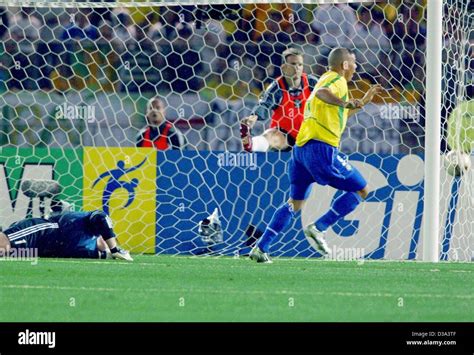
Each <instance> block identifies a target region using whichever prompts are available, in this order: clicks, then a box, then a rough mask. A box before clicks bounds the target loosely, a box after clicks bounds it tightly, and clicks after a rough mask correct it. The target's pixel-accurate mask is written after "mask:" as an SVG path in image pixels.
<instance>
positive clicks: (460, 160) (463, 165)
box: [444, 150, 471, 176]
mask: <svg viewBox="0 0 474 355" xmlns="http://www.w3.org/2000/svg"><path fill="white" fill-rule="evenodd" d="M444 167H445V168H446V171H447V172H448V174H449V175H451V176H461V175H463V174H466V173H467V172H468V171H469V169H471V157H470V156H469V154H467V153H464V152H461V151H458V150H452V151H450V152H449V153H447V154H446V155H445V156H444Z"/></svg>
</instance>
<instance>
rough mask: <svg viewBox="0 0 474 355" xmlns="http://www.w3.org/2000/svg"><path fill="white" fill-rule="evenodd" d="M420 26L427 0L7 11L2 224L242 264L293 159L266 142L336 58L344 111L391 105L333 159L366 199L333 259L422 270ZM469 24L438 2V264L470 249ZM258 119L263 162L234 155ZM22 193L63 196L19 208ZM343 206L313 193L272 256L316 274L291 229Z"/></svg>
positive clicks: (342, 224) (473, 226)
mask: <svg viewBox="0 0 474 355" xmlns="http://www.w3.org/2000/svg"><path fill="white" fill-rule="evenodd" d="M426 9H427V1H426V0H424V1H423V0H418V1H417V0H394V1H388V2H372V1H365V2H347V1H319V2H317V1H315V2H314V3H307V4H302V3H298V4H297V3H293V2H289V3H268V2H266V3H259V2H252V1H242V2H241V4H236V3H235V2H229V3H226V1H223V2H222V3H221V4H218V5H208V4H204V3H202V2H194V3H193V2H191V1H189V2H180V3H179V4H178V3H176V2H167V1H163V2H160V3H154V2H146V1H143V2H133V1H130V2H43V3H38V2H35V3H33V2H30V3H29V2H18V1H15V2H8V1H3V2H0V17H1V20H0V38H1V43H0V58H1V59H0V108H1V110H0V126H1V130H0V144H1V148H0V165H1V167H2V169H0V184H1V186H0V225H1V226H2V227H3V228H6V227H7V226H8V225H10V224H11V223H13V222H14V221H17V220H19V219H22V218H25V217H26V216H28V215H30V214H31V213H32V214H33V215H47V214H48V213H49V212H50V209H51V201H53V202H54V201H56V200H58V199H60V200H64V201H66V202H67V203H68V204H70V208H71V209H74V210H94V209H100V210H104V211H105V212H106V213H108V214H109V215H110V216H111V217H112V219H113V220H114V223H115V227H114V228H115V230H116V233H117V235H118V239H119V242H120V243H121V244H122V245H123V246H124V247H125V248H129V249H130V250H131V251H132V252H135V253H152V254H153V253H155V254H163V253H166V254H188V255H189V254H191V255H229V256H235V257H240V256H244V255H247V254H248V253H249V251H250V248H251V247H252V245H253V244H254V243H255V240H256V239H257V238H258V237H259V235H261V233H262V232H263V230H264V229H265V226H266V224H267V223H268V222H269V221H270V219H271V216H272V214H273V213H274V212H275V210H276V209H277V208H278V206H280V205H281V204H282V203H283V202H284V201H285V200H286V199H287V198H288V193H289V178H288V174H287V172H288V163H289V160H290V157H291V147H290V148H285V149H280V148H282V147H278V146H274V145H272V144H273V143H271V142H270V141H269V139H267V138H266V137H267V136H265V134H264V133H265V132H268V131H267V129H268V128H269V127H270V126H271V125H272V122H273V121H272V120H275V119H276V117H277V116H278V114H280V115H281V112H283V111H284V110H283V111H281V110H282V109H281V108H279V107H280V106H281V105H283V103H282V102H283V101H284V100H287V101H292V100H299V99H295V97H298V95H301V92H304V90H305V88H307V89H308V90H310V89H311V88H312V87H314V85H315V81H316V80H317V79H318V78H319V77H320V76H321V75H322V74H323V73H324V72H325V71H326V70H327V55H328V53H329V51H330V50H331V49H332V48H334V47H338V46H342V47H346V48H349V49H351V50H352V51H353V52H354V53H355V55H356V58H357V63H358V69H357V73H356V75H355V77H354V79H353V81H352V82H351V83H350V84H349V90H350V96H351V98H354V99H355V98H361V97H362V96H363V95H364V92H365V91H366V90H367V88H368V87H369V86H370V85H372V84H380V85H382V87H383V88H384V91H383V93H382V94H381V95H379V96H377V97H376V98H375V99H374V101H373V103H371V104H369V105H367V106H365V107H364V109H363V110H361V111H360V112H358V113H357V114H355V115H354V116H353V117H351V118H350V119H349V120H348V124H347V129H346V131H345V134H344V136H343V139H342V142H341V151H342V152H343V153H345V154H346V155H347V157H348V159H349V160H350V161H351V164H353V165H354V166H356V167H357V168H358V169H359V170H360V171H361V173H362V174H363V175H364V177H365V178H366V180H367V181H368V184H369V189H370V191H371V192H370V194H369V196H368V197H367V199H366V200H365V201H364V202H363V203H361V205H360V206H359V207H358V208H357V209H356V210H355V211H354V212H353V213H351V214H350V215H348V216H347V217H346V218H345V219H344V220H341V221H339V222H338V223H337V224H336V225H335V226H333V227H332V228H331V229H330V230H329V231H328V234H327V238H326V239H327V241H328V244H329V246H330V247H331V248H332V249H333V255H334V257H336V258H337V259H338V260H339V259H341V260H342V259H351V258H371V259H387V260H414V259H420V258H421V250H422V247H423V245H422V243H421V241H422V236H423V228H422V225H423V224H422V221H423V199H424V186H423V182H424V151H425V149H424V148H425V147H424V141H425V139H424V138H425V121H426V120H429V119H430V118H429V117H425V99H426V87H425V78H426V62H427V61H428V60H430V58H427V57H426V55H425V54H426V44H427V43H426V37H427V36H426V34H427V33H426ZM472 10H473V9H472V4H471V3H470V2H469V1H467V0H446V1H444V14H443V16H444V20H443V80H442V82H443V93H442V97H443V110H442V122H443V139H442V145H441V147H440V148H439V153H440V157H441V158H442V159H443V162H445V164H443V165H442V171H441V185H442V186H441V191H442V194H441V196H440V211H441V215H440V220H441V221H442V225H441V226H440V230H441V232H440V235H439V243H440V250H441V254H440V258H441V259H442V260H464V261H465V260H471V258H472V252H473V250H474V249H473V247H474V241H473V234H474V194H473V186H474V184H473V173H472V168H470V167H469V166H467V165H468V163H466V162H465V161H466V159H465V158H466V156H467V160H469V161H472V156H471V153H472V149H473V139H474V132H473V121H472V115H473V106H472V72H473V71H472V70H473V66H474V64H473V63H474V62H473V50H472V44H473V40H474V39H473V31H472V28H473V11H472ZM289 47H291V48H295V49H297V50H299V51H300V52H301V53H302V56H303V59H304V72H305V73H306V74H305V78H307V80H306V79H304V80H302V82H303V84H301V85H303V86H300V87H296V88H290V87H289V86H287V85H289V84H288V82H287V81H285V80H286V79H283V80H281V81H280V82H278V78H280V77H281V76H282V75H283V77H284V73H283V72H282V64H283V63H284V58H283V57H282V53H283V52H284V51H285V50H286V49H287V48H289ZM306 75H307V76H306ZM280 83H283V84H280ZM305 85H306V86H305ZM298 90H299V91H298ZM300 101H301V100H300ZM300 101H299V103H294V105H300V104H303V105H304V102H303V103H301V102H300ZM295 102H296V101H295ZM295 107H297V106H295ZM278 110H280V111H278ZM277 111H278V112H280V113H278V112H277ZM283 114H284V113H283ZM251 115H257V116H258V120H257V121H256V123H255V125H254V126H253V127H252V129H251V135H252V137H254V138H255V137H259V138H258V139H260V140H262V139H263V140H264V141H266V142H267V143H266V144H267V145H268V144H270V146H271V147H272V149H270V151H267V152H247V151H245V150H244V149H243V146H244V145H243V143H242V140H241V132H240V128H241V121H242V120H243V119H244V118H246V117H248V116H251ZM277 126H278V125H277ZM272 127H273V126H272ZM277 130H278V132H283V133H285V132H286V133H288V131H285V130H284V129H283V127H278V129H277ZM449 132H451V133H449ZM283 137H285V136H283ZM288 141H290V138H288ZM450 151H454V153H453V154H449V155H448V152H450ZM460 162H461V163H460ZM463 164H464V165H463ZM30 180H55V181H57V182H58V183H59V185H60V187H61V189H60V190H61V191H60V193H59V195H57V196H46V198H42V199H39V198H37V197H36V196H27V195H25V193H24V191H23V190H22V186H23V184H24V183H25V181H30ZM337 196H338V193H337V191H336V190H334V189H332V188H330V187H328V186H319V185H315V186H313V189H312V192H311V195H310V197H309V200H308V202H307V204H306V206H305V208H304V209H303V210H302V212H301V214H300V215H298V218H296V219H295V221H294V223H293V224H292V225H291V226H290V228H288V230H286V231H285V233H284V234H282V235H281V236H280V237H279V239H278V241H277V242H276V243H275V244H274V245H273V247H272V250H271V253H272V255H275V256H285V257H319V256H320V255H319V254H318V253H317V252H316V250H315V249H314V248H313V246H312V245H311V244H310V243H309V241H308V240H307V239H306V238H305V236H304V234H303V233H302V225H306V224H309V223H311V222H314V220H315V219H316V218H318V217H319V216H321V215H322V214H323V213H325V212H326V210H327V209H328V208H329V205H330V203H331V201H332V200H333V199H334V198H335V197H337ZM53 204H55V202H54V203H53ZM29 212H31V213H30V214H29Z"/></svg>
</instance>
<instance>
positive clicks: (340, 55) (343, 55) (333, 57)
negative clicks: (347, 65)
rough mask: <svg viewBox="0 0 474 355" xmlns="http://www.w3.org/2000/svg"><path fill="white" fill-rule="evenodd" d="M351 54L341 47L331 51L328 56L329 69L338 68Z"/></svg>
mask: <svg viewBox="0 0 474 355" xmlns="http://www.w3.org/2000/svg"><path fill="white" fill-rule="evenodd" d="M351 54H352V52H351V51H350V50H349V49H347V48H342V47H339V48H334V49H333V50H331V52H330V53H329V56H328V64H329V67H330V68H337V67H339V66H340V65H342V63H343V62H344V61H345V60H348V59H349V57H350V56H351Z"/></svg>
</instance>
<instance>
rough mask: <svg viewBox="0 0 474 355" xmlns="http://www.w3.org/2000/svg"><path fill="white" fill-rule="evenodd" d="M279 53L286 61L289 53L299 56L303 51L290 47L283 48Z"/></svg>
mask: <svg viewBox="0 0 474 355" xmlns="http://www.w3.org/2000/svg"><path fill="white" fill-rule="evenodd" d="M281 55H282V56H283V58H284V59H285V62H286V60H287V59H288V57H289V56H291V55H296V56H301V57H302V56H303V52H301V51H300V50H299V49H296V48H292V47H290V48H287V49H285V50H284V51H283V53H282V54H281Z"/></svg>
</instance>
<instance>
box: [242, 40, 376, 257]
mask: <svg viewBox="0 0 474 355" xmlns="http://www.w3.org/2000/svg"><path fill="white" fill-rule="evenodd" d="M328 63H329V71H328V72H326V73H325V74H324V75H323V76H322V77H321V78H320V79H319V81H318V83H317V85H316V88H315V89H314V91H313V92H312V93H311V96H310V97H309V99H308V101H307V102H306V107H305V112H304V122H303V124H302V125H301V129H300V131H299V133H298V136H297V139H296V145H295V148H294V149H293V153H292V154H293V155H292V159H291V162H290V171H289V174H290V199H289V200H288V201H287V202H286V203H285V204H283V205H282V206H281V207H279V208H278V209H277V210H276V212H275V214H274V215H273V218H272V220H271V221H270V224H269V225H268V226H267V228H266V230H265V232H264V233H263V235H262V237H260V239H259V240H258V241H257V243H256V245H255V247H254V248H253V249H252V251H251V252H250V259H252V260H255V261H257V262H264V263H271V262H272V261H271V259H270V257H269V255H268V251H269V248H270V245H271V243H272V242H273V240H274V239H275V238H276V236H277V235H278V234H279V233H280V232H281V231H282V230H283V229H285V228H286V227H287V226H288V225H289V224H290V221H291V218H292V217H294V216H295V213H296V212H298V211H299V210H301V209H302V207H303V205H304V203H305V200H306V199H307V198H308V196H309V193H310V191H311V188H310V187H311V184H312V183H313V182H316V183H318V184H320V185H329V186H331V187H334V188H335V189H338V190H342V191H345V193H343V194H342V195H341V196H339V197H338V198H337V199H335V200H333V201H332V204H331V207H330V209H329V211H328V212H327V213H326V214H324V215H323V216H322V217H321V218H319V219H318V220H317V221H316V223H314V224H310V225H309V226H306V227H305V228H304V233H305V235H306V237H308V238H311V239H312V240H314V242H315V243H316V248H317V250H318V251H319V252H321V254H323V255H326V254H328V253H330V249H329V247H328V245H327V243H326V241H325V239H324V234H325V232H326V230H327V229H328V228H329V227H330V226H332V225H333V224H335V223H336V222H337V221H338V220H340V219H342V218H343V217H344V216H346V215H348V214H349V213H351V212H352V211H354V210H355V208H356V207H357V206H358V205H359V203H360V202H361V201H362V200H363V199H365V198H366V197H367V194H368V192H369V191H368V189H367V182H366V181H365V179H364V178H363V177H362V175H361V174H360V172H359V171H358V170H357V169H356V168H355V167H353V166H352V165H350V164H349V163H348V162H347V161H346V160H345V159H344V158H343V157H342V156H341V155H339V150H338V147H339V143H340V140H341V136H342V133H343V131H344V128H345V127H346V122H347V118H348V116H349V115H351V114H353V113H354V112H356V111H357V110H358V109H360V108H361V107H362V106H364V105H366V104H368V103H369V102H371V101H372V99H373V98H374V96H375V95H376V94H378V93H380V92H381V90H382V88H381V87H380V85H374V86H372V87H371V88H370V89H369V90H368V91H367V92H366V93H365V95H364V97H363V98H362V99H361V100H348V88H347V83H348V82H349V81H350V80H351V79H352V77H353V75H354V73H355V70H356V68H357V65H356V63H355V55H354V54H353V53H351V52H350V51H349V50H347V49H345V48H335V49H333V50H332V51H331V53H329V58H328Z"/></svg>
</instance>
